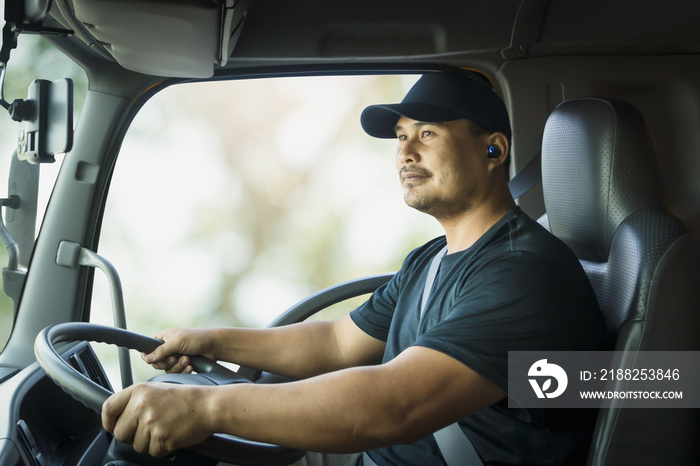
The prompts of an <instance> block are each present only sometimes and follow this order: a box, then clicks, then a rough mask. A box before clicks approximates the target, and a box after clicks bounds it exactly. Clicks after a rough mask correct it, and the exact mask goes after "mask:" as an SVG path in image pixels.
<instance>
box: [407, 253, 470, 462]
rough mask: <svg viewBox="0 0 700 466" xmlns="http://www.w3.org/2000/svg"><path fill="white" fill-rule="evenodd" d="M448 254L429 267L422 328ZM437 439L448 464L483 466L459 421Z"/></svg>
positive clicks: (423, 302) (437, 256) (442, 254)
mask: <svg viewBox="0 0 700 466" xmlns="http://www.w3.org/2000/svg"><path fill="white" fill-rule="evenodd" d="M445 254H447V246H445V247H444V248H442V250H440V252H438V253H437V254H436V255H435V257H434V258H433V262H432V263H431V264H430V269H428V277H427V278H426V279H425V287H424V288H423V299H422V301H421V307H420V320H419V321H418V328H419V329H420V326H421V323H422V322H423V315H424V313H425V306H426V304H427V303H428V298H429V297H430V292H431V291H432V289H433V284H434V283H435V278H437V274H438V271H439V270H440V262H441V261H442V258H443V257H445ZM433 437H435V441H436V442H437V445H438V448H439V449H440V453H441V454H442V458H443V459H444V460H445V463H446V464H447V466H460V465H468V466H483V465H484V463H483V462H482V461H481V458H479V455H478V454H477V452H476V449H475V448H474V445H472V442H471V440H469V437H467V436H466V434H465V433H464V431H463V430H462V428H461V427H460V426H459V423H457V422H455V423H453V424H450V425H449V426H447V427H443V428H442V429H440V430H438V431H437V432H434V433H433Z"/></svg>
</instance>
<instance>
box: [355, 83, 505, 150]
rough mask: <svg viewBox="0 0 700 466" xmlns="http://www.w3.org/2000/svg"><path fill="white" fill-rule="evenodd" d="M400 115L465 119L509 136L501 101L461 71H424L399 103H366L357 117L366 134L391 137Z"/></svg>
mask: <svg viewBox="0 0 700 466" xmlns="http://www.w3.org/2000/svg"><path fill="white" fill-rule="evenodd" d="M400 116H405V117H406V118H410V119H412V120H416V121H425V122H435V123H439V122H443V121H453V120H461V119H462V118H468V119H469V120H472V121H473V122H475V123H478V124H479V125H481V126H482V127H484V128H485V129H486V130H488V131H491V132H494V133H495V132H501V133H503V134H505V135H506V137H507V138H508V141H510V139H511V129H510V120H509V118H508V110H507V109H506V105H505V103H504V102H503V100H502V99H501V98H500V97H499V96H498V94H496V92H495V91H494V90H493V89H491V87H490V86H489V85H487V84H486V83H485V82H482V81H480V80H477V79H475V78H474V77H472V76H469V75H468V74H465V73H452V72H435V73H426V74H424V75H423V76H422V77H421V78H420V79H419V80H418V81H417V82H416V83H415V84H414V85H413V87H412V88H411V90H410V91H408V94H406V97H404V99H403V100H402V101H401V103H400V104H387V105H370V106H369V107H367V108H365V109H364V111H363V112H362V115H361V116H360V123H361V124H362V128H363V129H364V130H365V132H366V133H367V134H369V135H370V136H374V137H376V138H385V139H392V138H395V137H396V132H395V130H394V127H395V126H396V122H397V121H399V117H400Z"/></svg>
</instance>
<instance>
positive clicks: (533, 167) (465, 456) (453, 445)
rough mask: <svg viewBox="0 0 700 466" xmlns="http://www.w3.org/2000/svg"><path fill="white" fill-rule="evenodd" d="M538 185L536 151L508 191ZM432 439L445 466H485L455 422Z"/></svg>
mask: <svg viewBox="0 0 700 466" xmlns="http://www.w3.org/2000/svg"><path fill="white" fill-rule="evenodd" d="M541 181H542V152H541V151H538V152H537V153H536V154H535V155H534V156H533V157H532V158H531V159H530V160H529V161H528V162H527V163H526V164H525V166H524V167H523V168H521V169H520V171H519V172H518V173H517V174H516V175H515V176H514V177H513V178H512V179H511V180H510V181H509V182H508V188H509V189H510V193H511V195H512V196H513V199H517V198H519V197H520V196H522V195H523V194H525V193H526V192H528V191H529V190H530V189H532V188H534V187H535V186H536V185H537V184H538V183H540V182H541ZM446 253H447V246H445V247H444V248H443V249H442V250H441V251H440V252H438V253H437V254H436V255H435V257H434V258H433V261H432V263H431V264H430V268H429V269H428V277H427V278H426V280H425V286H424V287H423V298H422V301H421V307H420V320H419V321H418V328H419V329H420V323H421V322H422V320H423V311H424V310H425V306H426V304H427V303H428V298H429V297H430V291H431V290H432V288H433V284H434V283H435V278H436V277H437V273H438V270H439V268H440V261H441V260H442V258H443V257H444V256H445V254H446ZM433 437H435V441H436V442H437V445H438V448H439V449H440V453H441V454H442V457H443V459H444V460H445V463H447V466H460V465H468V466H484V463H483V462H482V461H481V458H479V454H478V453H477V452H476V449H475V448H474V445H473V444H472V442H471V440H469V437H467V435H466V434H465V433H464V431H463V430H462V428H461V427H460V426H459V423H457V422H455V423H453V424H450V425H449V426H447V427H443V428H442V429H440V430H438V431H437V432H434V433H433ZM362 465H363V466H377V464H376V463H375V462H374V461H372V458H370V457H369V455H367V453H366V452H365V453H363V454H362Z"/></svg>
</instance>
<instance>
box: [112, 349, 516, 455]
mask: <svg viewBox="0 0 700 466" xmlns="http://www.w3.org/2000/svg"><path fill="white" fill-rule="evenodd" d="M505 396H506V394H505V393H504V392H503V391H502V390H501V389H499V388H497V387H496V386H495V385H493V384H492V383H491V382H489V381H487V380H486V379H484V378H483V377H481V376H480V375H478V374H477V373H475V372H474V371H472V370H471V369H470V368H468V367H467V366H465V365H464V364H462V363H460V362H459V361H457V360H455V359H453V358H451V357H449V356H447V355H445V354H443V353H440V352H437V351H435V350H432V349H428V348H424V347H410V348H408V349H407V350H406V351H404V352H403V353H401V354H400V355H399V356H398V357H396V358H395V359H394V360H392V361H391V362H389V363H386V364H382V365H378V366H364V367H355V368H350V369H346V370H341V371H337V372H332V373H328V374H324V375H321V376H318V377H313V378H310V379H305V380H301V381H297V382H292V383H286V384H278V385H252V384H238V385H229V386H223V387H186V386H178V387H176V388H172V387H163V388H161V387H159V386H157V385H154V384H142V385H137V386H134V387H130V388H129V389H127V390H124V391H122V392H119V393H118V394H116V395H114V396H113V397H112V398H110V399H109V400H108V401H107V402H106V403H105V405H104V407H103V411H102V419H103V424H104V426H105V428H106V429H107V430H109V431H113V432H114V434H115V436H116V437H117V439H119V440H122V441H126V442H133V443H134V446H135V448H137V450H139V451H147V452H149V453H151V454H152V455H157V456H162V455H165V454H167V452H168V451H172V450H174V449H177V448H181V447H185V446H190V445H193V444H196V443H198V442H199V441H201V440H203V439H204V438H206V437H207V436H208V435H210V434H212V433H215V432H224V433H229V434H232V435H237V436H240V437H244V438H249V439H252V440H257V441H262V442H269V443H277V444H282V445H286V446H290V447H296V448H300V449H306V450H315V451H330V452H350V451H363V450H368V449H373V448H377V447H381V446H386V445H392V444H398V443H410V442H413V441H415V440H417V439H420V438H423V437H425V436H427V435H429V434H430V433H432V432H433V431H435V430H437V429H439V428H441V427H443V426H446V425H448V424H450V423H452V422H455V421H457V420H458V419H461V418H463V417H466V416H468V415H469V414H471V413H473V412H475V411H478V410H479V409H482V408H484V407H486V406H488V405H490V404H492V403H495V402H496V401H498V400H501V399H503V398H504V397H505Z"/></svg>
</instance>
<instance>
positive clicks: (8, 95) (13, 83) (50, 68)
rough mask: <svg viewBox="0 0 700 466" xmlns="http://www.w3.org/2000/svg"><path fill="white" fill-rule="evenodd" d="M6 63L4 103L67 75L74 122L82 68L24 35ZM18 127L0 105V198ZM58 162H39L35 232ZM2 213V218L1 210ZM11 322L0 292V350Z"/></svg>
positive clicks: (83, 82) (2, 260) (1, 253)
mask: <svg viewBox="0 0 700 466" xmlns="http://www.w3.org/2000/svg"><path fill="white" fill-rule="evenodd" d="M7 66H8V67H7V73H6V77H5V85H4V88H3V93H4V97H5V99H6V100H7V101H8V102H12V101H13V100H15V99H20V98H21V99H26V98H27V89H28V88H29V85H30V84H31V82H32V81H33V80H34V79H46V80H49V81H54V80H57V79H61V78H71V79H72V80H73V94H74V111H73V117H74V121H77V119H78V117H79V115H80V109H81V108H82V104H83V101H84V100H85V95H86V93H87V76H86V75H85V72H84V71H83V70H82V68H80V67H79V66H78V65H76V64H75V63H74V62H73V61H71V60H70V59H69V58H67V57H66V56H65V55H64V54H63V53H61V52H59V51H58V50H56V49H55V48H54V47H53V46H52V45H51V44H50V43H49V42H47V41H46V40H44V39H43V38H41V37H39V36H36V35H26V34H25V35H22V36H20V37H19V39H18V47H17V49H16V50H13V51H12V54H11V58H10V60H9V63H8V65H7ZM19 127H20V124H19V123H17V122H15V121H13V120H11V119H10V116H9V114H8V113H7V112H5V110H4V109H2V108H0V197H2V198H5V197H7V195H8V175H9V171H10V160H11V157H12V152H13V151H14V149H15V148H16V147H17V136H18V132H19ZM62 161H63V155H61V154H59V155H57V156H56V162H54V163H51V164H42V165H41V168H40V176H39V198H38V208H37V226H36V230H35V231H36V232H37V234H38V232H39V231H40V228H41V221H42V220H43V216H44V211H45V210H46V206H47V204H48V201H49V197H50V195H51V191H52V189H53V185H54V182H55V181H56V176H57V175H58V171H59V169H60V167H61V162H62ZM2 215H3V218H6V213H5V211H4V210H3V212H2ZM15 239H19V238H15ZM7 263H8V254H7V250H6V248H5V246H3V245H2V244H0V269H1V268H3V267H6V266H7ZM13 321H14V315H13V302H12V300H11V299H10V298H9V297H8V296H7V295H5V293H2V292H0V349H2V348H3V347H4V346H5V344H6V343H7V340H8V338H9V337H10V334H11V331H12V326H13Z"/></svg>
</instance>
